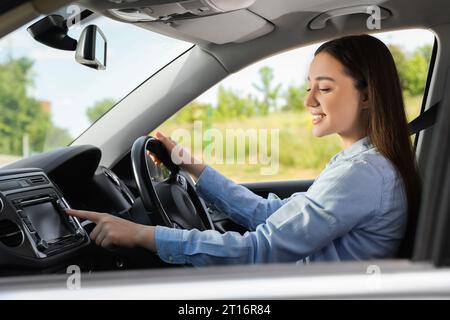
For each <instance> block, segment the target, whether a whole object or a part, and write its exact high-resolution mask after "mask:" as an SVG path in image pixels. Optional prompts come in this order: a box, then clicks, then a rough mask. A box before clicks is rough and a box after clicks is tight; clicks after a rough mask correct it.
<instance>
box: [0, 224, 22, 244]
mask: <svg viewBox="0 0 450 320" xmlns="http://www.w3.org/2000/svg"><path fill="white" fill-rule="evenodd" d="M0 242H1V243H3V244H4V245H5V246H7V247H18V246H20V245H21V244H22V242H23V233H22V230H20V228H19V226H18V225H17V224H16V223H14V222H12V221H11V220H2V221H0Z"/></svg>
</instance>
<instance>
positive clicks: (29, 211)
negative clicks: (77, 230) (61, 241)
mask: <svg viewBox="0 0 450 320" xmlns="http://www.w3.org/2000/svg"><path fill="white" fill-rule="evenodd" d="M23 212H24V213H25V214H26V215H27V217H28V219H29V220H30V221H31V223H32V224H33V227H34V229H36V231H37V233H38V234H39V236H40V237H41V239H43V240H45V241H50V240H54V239H57V238H60V237H63V236H66V235H69V234H71V231H70V229H69V228H68V227H67V225H66V222H65V221H64V220H63V219H62V218H61V216H60V214H59V212H58V211H57V210H56V208H55V207H54V206H53V204H52V203H51V202H44V203H40V204H36V205H32V206H28V207H24V208H23Z"/></svg>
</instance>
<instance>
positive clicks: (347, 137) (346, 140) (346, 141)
mask: <svg viewBox="0 0 450 320" xmlns="http://www.w3.org/2000/svg"><path fill="white" fill-rule="evenodd" d="M366 135H367V134H366V133H363V132H358V133H353V134H339V137H340V138H341V141H342V146H343V148H344V149H347V148H348V147H350V146H351V145H352V144H354V143H355V142H356V141H358V140H360V139H362V138H364V137H365V136H366Z"/></svg>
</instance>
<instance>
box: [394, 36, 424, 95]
mask: <svg viewBox="0 0 450 320" xmlns="http://www.w3.org/2000/svg"><path fill="white" fill-rule="evenodd" d="M389 50H390V51H391V53H392V56H393V57H394V61H395V65H396V67H397V71H398V75H399V78H400V85H401V87H402V89H403V91H404V92H405V93H406V94H407V95H409V96H417V95H421V94H423V91H424V88H425V83H426V79H427V74H428V65H429V62H430V59H431V51H432V46H430V45H424V46H421V47H418V48H416V49H415V50H414V51H413V52H406V51H405V50H403V48H401V47H400V46H397V45H389Z"/></svg>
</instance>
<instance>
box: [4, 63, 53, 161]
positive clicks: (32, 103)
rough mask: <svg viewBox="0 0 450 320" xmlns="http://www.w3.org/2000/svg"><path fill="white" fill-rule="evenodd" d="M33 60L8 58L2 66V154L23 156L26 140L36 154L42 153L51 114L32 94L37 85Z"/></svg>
mask: <svg viewBox="0 0 450 320" xmlns="http://www.w3.org/2000/svg"><path fill="white" fill-rule="evenodd" d="M32 67H33V61H31V60H30V59H28V58H18V59H13V58H11V57H10V58H8V59H7V60H6V61H5V62H3V63H1V64H0V114H1V115H2V121H1V122H0V153H6V154H16V155H21V154H22V150H23V146H22V144H23V138H24V136H27V137H28V140H29V144H30V148H31V151H32V152H41V151H42V150H43V147H44V142H45V137H46V133H47V130H48V129H49V127H50V125H51V120H50V115H49V114H48V113H47V112H46V111H45V110H44V109H43V108H42V106H41V104H40V103H39V101H38V100H36V99H35V98H33V97H31V96H30V95H29V93H28V92H29V89H30V88H31V87H32V86H33V73H32Z"/></svg>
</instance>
